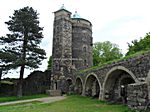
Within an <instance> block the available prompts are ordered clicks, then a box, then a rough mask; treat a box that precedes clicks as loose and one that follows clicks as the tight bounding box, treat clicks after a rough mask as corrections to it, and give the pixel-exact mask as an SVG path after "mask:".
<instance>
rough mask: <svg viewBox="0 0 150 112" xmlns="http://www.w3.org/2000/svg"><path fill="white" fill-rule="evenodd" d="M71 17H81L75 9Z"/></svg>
mask: <svg viewBox="0 0 150 112" xmlns="http://www.w3.org/2000/svg"><path fill="white" fill-rule="evenodd" d="M72 18H81V17H80V15H79V14H78V13H77V11H75V14H74V15H73V17H72Z"/></svg>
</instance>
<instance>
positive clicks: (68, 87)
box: [66, 79, 73, 94]
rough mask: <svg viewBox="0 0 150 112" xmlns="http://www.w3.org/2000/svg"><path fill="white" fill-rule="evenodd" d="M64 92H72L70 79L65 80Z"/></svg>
mask: <svg viewBox="0 0 150 112" xmlns="http://www.w3.org/2000/svg"><path fill="white" fill-rule="evenodd" d="M66 92H67V93H69V94H70V93H72V92H73V82H72V80H71V79H67V80H66Z"/></svg>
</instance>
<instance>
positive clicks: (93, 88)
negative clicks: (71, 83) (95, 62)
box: [84, 73, 101, 99]
mask: <svg viewBox="0 0 150 112" xmlns="http://www.w3.org/2000/svg"><path fill="white" fill-rule="evenodd" d="M84 94H85V95H86V96H91V97H97V98H99V99H100V98H101V83H100V80H99V78H98V76H97V75H96V74H94V73H90V74H88V75H87V76H86V78H85V83H84Z"/></svg>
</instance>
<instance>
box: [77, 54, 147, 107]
mask: <svg viewBox="0 0 150 112" xmlns="http://www.w3.org/2000/svg"><path fill="white" fill-rule="evenodd" d="M149 70H150V52H146V53H143V54H140V55H137V56H134V57H131V58H128V59H124V60H121V61H118V62H114V63H112V64H108V65H105V66H103V67H97V68H95V69H89V70H87V71H85V72H77V73H76V77H81V79H82V80H83V87H82V88H83V91H82V95H85V94H86V89H85V88H86V86H87V85H86V79H87V78H88V77H89V76H90V75H93V76H95V77H97V80H98V81H99V82H100V94H99V99H103V100H107V99H108V100H111V101H114V102H120V101H121V102H122V103H125V104H128V105H129V106H130V107H133V108H134V107H136V108H139V109H140V108H147V104H148V103H149V100H148V97H147V96H148V95H147V94H148V93H149V91H148V88H147V86H146V84H147V83H146V79H147V77H148V73H149ZM147 80H149V79H147ZM142 83H146V84H145V85H144V84H142ZM122 86H124V87H123V88H122ZM127 86H128V88H126V87H127ZM122 90H123V91H125V94H124V95H122V93H121V92H122ZM135 93H136V94H137V95H138V96H136V97H135V95H136V94H135ZM126 95H127V96H126ZM133 97H134V99H133V101H132V98H133ZM136 98H137V99H138V103H137V102H135V100H136ZM126 100H127V101H126ZM142 106H144V107H142Z"/></svg>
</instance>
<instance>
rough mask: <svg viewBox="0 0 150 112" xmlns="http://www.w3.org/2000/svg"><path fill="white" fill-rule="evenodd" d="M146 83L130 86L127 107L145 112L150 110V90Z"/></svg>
mask: <svg viewBox="0 0 150 112" xmlns="http://www.w3.org/2000/svg"><path fill="white" fill-rule="evenodd" d="M147 87H148V86H147V84H146V83H135V84H130V85H128V88H127V105H128V106H129V107H130V108H134V109H138V110H139V109H140V110H145V109H147V108H149V106H150V105H149V100H148V88H147Z"/></svg>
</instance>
